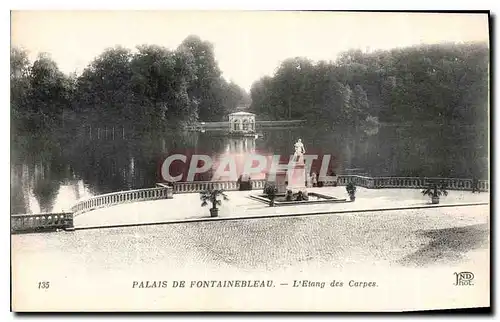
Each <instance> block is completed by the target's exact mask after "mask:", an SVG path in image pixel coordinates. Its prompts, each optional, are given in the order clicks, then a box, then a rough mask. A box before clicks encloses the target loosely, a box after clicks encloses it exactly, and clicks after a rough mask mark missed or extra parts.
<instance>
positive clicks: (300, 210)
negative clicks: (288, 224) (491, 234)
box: [74, 186, 490, 229]
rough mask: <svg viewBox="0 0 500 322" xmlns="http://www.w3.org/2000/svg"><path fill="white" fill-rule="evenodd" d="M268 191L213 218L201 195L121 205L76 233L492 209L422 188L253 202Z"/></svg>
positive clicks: (233, 202) (83, 221)
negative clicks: (329, 199) (435, 199)
mask: <svg viewBox="0 0 500 322" xmlns="http://www.w3.org/2000/svg"><path fill="white" fill-rule="evenodd" d="M309 192H318V193H321V194H327V195H331V196H333V197H336V198H340V199H344V198H346V199H349V197H348V195H347V193H346V191H345V187H343V186H340V187H324V188H310V189H309ZM260 193H262V190H260V189H259V190H253V191H228V192H226V194H227V196H228V197H229V201H225V202H224V201H223V203H222V206H221V207H220V211H219V217H218V218H210V214H209V206H207V207H201V201H200V198H199V194H198V193H185V194H175V195H174V198H173V199H165V200H155V201H143V202H135V203H128V204H121V205H117V206H112V207H108V208H103V209H98V210H94V211H90V212H87V213H83V214H81V215H78V216H76V217H75V219H74V225H75V228H77V229H78V228H90V227H103V226H119V225H137V224H153V223H162V222H176V221H184V220H188V221H190V220H192V221H198V220H220V219H231V218H252V217H266V216H283V215H306V214H318V213H338V212H350V211H368V210H382V209H400V208H403V209H405V208H409V209H411V208H421V207H436V206H453V205H456V206H458V205H465V204H487V203H488V202H489V198H490V195H489V193H488V192H482V193H479V194H473V193H471V192H470V191H449V194H448V196H446V197H441V201H440V204H439V205H432V204H430V198H429V197H426V196H422V194H421V193H420V190H419V189H366V188H361V187H358V191H357V194H356V201H355V202H346V203H326V204H307V205H292V206H280V207H269V206H268V205H267V204H265V203H263V202H260V201H257V200H254V199H251V198H250V197H249V195H251V194H260Z"/></svg>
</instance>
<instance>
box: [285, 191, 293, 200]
mask: <svg viewBox="0 0 500 322" xmlns="http://www.w3.org/2000/svg"><path fill="white" fill-rule="evenodd" d="M292 198H293V192H292V190H287V191H286V196H285V199H286V201H292Z"/></svg>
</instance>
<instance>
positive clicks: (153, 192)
mask: <svg viewBox="0 0 500 322" xmlns="http://www.w3.org/2000/svg"><path fill="white" fill-rule="evenodd" d="M172 197H173V188H172V187H168V186H161V187H156V188H146V189H137V190H127V191H120V192H113V193H107V194H103V195H99V196H94V197H91V198H89V199H86V200H82V201H79V202H78V203H77V204H76V205H74V206H73V207H72V208H71V210H72V211H73V212H74V215H75V216H77V215H80V214H82V213H84V212H87V211H91V210H95V209H99V208H105V207H110V206H114V205H118V204H122V203H128V202H137V201H149V200H160V199H171V198H172Z"/></svg>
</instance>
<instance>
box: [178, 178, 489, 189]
mask: <svg viewBox="0 0 500 322" xmlns="http://www.w3.org/2000/svg"><path fill="white" fill-rule="evenodd" d="M434 180H437V181H442V182H444V183H445V184H446V185H447V187H448V188H447V189H449V190H472V179H460V178H424V177H422V178H419V177H366V176H359V175H339V176H338V177H337V179H336V180H333V181H326V182H323V184H324V186H334V185H339V186H345V185H347V184H348V183H350V182H352V183H354V184H355V185H357V186H360V187H364V188H369V189H380V188H401V189H421V188H424V187H426V186H427V184H428V182H429V181H434ZM265 183H266V180H252V181H251V184H252V190H258V189H263V188H264V185H265ZM209 188H211V189H223V190H226V191H237V190H239V189H240V185H239V183H238V182H236V181H197V182H178V183H175V184H174V185H173V191H174V193H195V192H201V191H203V190H206V189H209ZM479 188H480V189H481V191H488V190H489V185H488V181H485V180H480V181H479Z"/></svg>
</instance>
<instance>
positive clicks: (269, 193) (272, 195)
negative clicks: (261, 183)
mask: <svg viewBox="0 0 500 322" xmlns="http://www.w3.org/2000/svg"><path fill="white" fill-rule="evenodd" d="M277 193H278V188H277V187H276V186H275V185H274V184H272V183H266V185H265V187H264V194H265V195H266V197H267V198H268V199H269V206H270V207H273V206H274V200H275V199H276V194H277Z"/></svg>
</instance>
